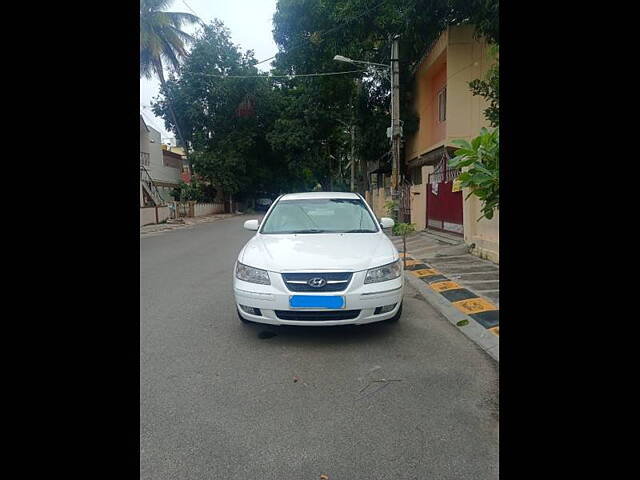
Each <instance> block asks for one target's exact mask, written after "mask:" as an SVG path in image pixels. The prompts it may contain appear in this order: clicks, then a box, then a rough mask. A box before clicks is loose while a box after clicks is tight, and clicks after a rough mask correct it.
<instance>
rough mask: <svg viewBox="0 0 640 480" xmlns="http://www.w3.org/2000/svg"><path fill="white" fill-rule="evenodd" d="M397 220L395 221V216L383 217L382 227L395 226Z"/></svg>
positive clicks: (381, 220)
mask: <svg viewBox="0 0 640 480" xmlns="http://www.w3.org/2000/svg"><path fill="white" fill-rule="evenodd" d="M395 224H396V222H394V221H393V218H387V217H382V218H381V219H380V226H381V227H382V228H393V226H394V225H395Z"/></svg>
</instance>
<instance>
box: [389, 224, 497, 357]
mask: <svg viewBox="0 0 640 480" xmlns="http://www.w3.org/2000/svg"><path fill="white" fill-rule="evenodd" d="M390 238H391V240H392V241H393V243H394V244H395V245H396V247H397V248H398V250H399V251H400V252H402V249H403V242H402V238H401V237H397V236H390ZM405 270H406V273H405V275H407V277H408V280H409V281H410V282H411V283H412V284H413V285H414V286H416V288H417V289H418V290H419V291H420V293H422V294H423V296H424V297H425V298H426V299H427V301H429V302H430V303H432V304H433V305H434V306H435V307H436V308H438V309H439V311H440V313H442V314H443V315H444V316H445V317H447V318H448V319H449V321H450V322H452V323H454V324H455V325H456V326H459V327H461V328H463V327H466V328H464V329H465V333H466V334H467V336H469V338H471V339H472V340H473V341H475V342H476V343H478V344H479V345H480V346H481V347H482V348H483V349H485V350H486V351H487V353H489V354H490V355H491V356H492V357H493V358H495V359H496V360H498V359H499V353H498V350H499V348H498V347H499V333H500V330H499V328H500V309H499V301H500V281H499V276H500V271H499V267H498V265H496V264H495V263H493V262H490V261H488V260H483V259H481V258H478V257H476V256H474V255H470V254H469V253H468V248H467V247H466V246H465V245H464V242H463V241H462V240H461V239H457V238H455V237H453V236H448V235H442V234H433V233H427V232H417V233H415V234H413V235H411V236H409V237H408V238H407V255H406V264H405ZM416 280H419V281H416ZM451 307H453V308H451ZM483 330H486V332H485V331H483ZM488 332H490V333H491V335H489V334H488Z"/></svg>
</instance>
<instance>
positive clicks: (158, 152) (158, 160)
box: [147, 127, 181, 200]
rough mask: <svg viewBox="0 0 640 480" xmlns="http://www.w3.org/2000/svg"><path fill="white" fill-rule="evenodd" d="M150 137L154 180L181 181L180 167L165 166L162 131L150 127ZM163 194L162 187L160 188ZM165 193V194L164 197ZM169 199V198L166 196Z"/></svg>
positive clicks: (150, 166)
mask: <svg viewBox="0 0 640 480" xmlns="http://www.w3.org/2000/svg"><path fill="white" fill-rule="evenodd" d="M149 138H150V139H151V140H153V143H150V144H149V157H150V158H149V163H150V165H149V167H147V170H149V174H150V175H151V178H152V179H153V180H154V181H159V182H167V183H174V184H176V185H177V184H179V183H180V180H181V178H180V169H179V168H173V167H165V166H164V164H163V161H162V143H161V137H160V132H158V131H157V130H155V129H153V128H152V127H149ZM160 192H161V194H162V193H163V192H162V189H160ZM164 197H165V195H164V194H163V198H164ZM165 200H169V198H165Z"/></svg>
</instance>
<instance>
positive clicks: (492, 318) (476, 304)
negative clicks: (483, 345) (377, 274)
mask: <svg viewBox="0 0 640 480" xmlns="http://www.w3.org/2000/svg"><path fill="white" fill-rule="evenodd" d="M400 256H401V257H402V258H405V255H403V254H400ZM405 270H408V271H409V272H410V273H411V274H412V275H414V276H416V277H418V278H419V279H420V280H422V281H423V282H424V283H426V284H427V285H428V286H429V288H431V289H432V290H433V291H435V292H437V293H439V294H440V295H442V296H443V297H444V298H446V299H447V300H448V301H449V302H451V304H452V305H453V306H454V307H456V308H457V309H458V310H459V311H461V312H462V313H464V314H466V315H468V316H469V317H471V318H473V319H474V320H475V321H476V322H478V323H479V324H480V325H482V326H483V327H484V328H486V329H487V330H489V331H490V332H491V333H493V334H494V335H498V336H499V324H500V309H499V308H498V307H496V306H495V305H494V304H493V303H491V302H489V301H488V300H485V299H484V298H481V297H479V296H478V295H477V294H475V293H473V292H472V291H470V290H467V289H466V288H464V287H462V286H461V285H459V284H457V283H456V282H453V281H451V280H450V279H449V278H447V277H446V276H444V275H443V274H442V273H440V272H439V271H438V270H436V269H435V268H432V267H430V266H429V265H428V264H426V263H425V262H423V261H421V260H415V259H414V258H412V257H411V256H409V255H406V264H405Z"/></svg>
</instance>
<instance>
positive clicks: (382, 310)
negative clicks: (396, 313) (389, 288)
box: [373, 303, 396, 315]
mask: <svg viewBox="0 0 640 480" xmlns="http://www.w3.org/2000/svg"><path fill="white" fill-rule="evenodd" d="M394 308H396V304H395V303H394V304H393V305H385V306H384V307H377V308H376V309H375V311H374V312H373V314H374V315H380V314H381V313H387V312H390V311H391V310H393V309H394Z"/></svg>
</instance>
